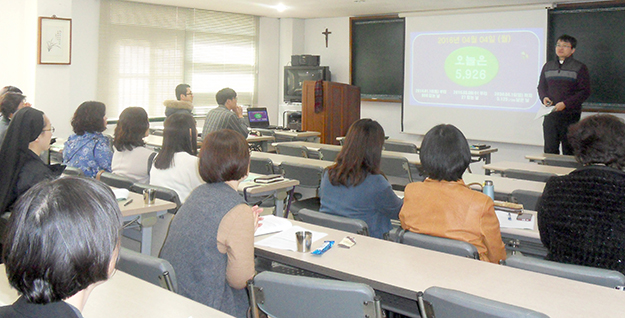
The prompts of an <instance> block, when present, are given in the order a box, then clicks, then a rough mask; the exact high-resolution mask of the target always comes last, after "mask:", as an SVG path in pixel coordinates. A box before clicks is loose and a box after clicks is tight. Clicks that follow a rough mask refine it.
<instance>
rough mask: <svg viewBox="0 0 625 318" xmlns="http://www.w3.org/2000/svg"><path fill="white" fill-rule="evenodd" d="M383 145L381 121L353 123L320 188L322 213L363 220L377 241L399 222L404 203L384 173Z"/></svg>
mask: <svg viewBox="0 0 625 318" xmlns="http://www.w3.org/2000/svg"><path fill="white" fill-rule="evenodd" d="M383 145H384V129H383V128H382V126H380V124H378V122H376V121H374V120H371V119H368V118H367V119H360V120H358V121H357V122H355V123H353V124H352V126H351V127H350V128H349V131H347V136H346V137H345V143H344V145H343V148H342V149H341V152H340V153H339V155H338V156H337V158H336V163H335V164H334V165H332V166H330V167H329V168H328V169H327V170H326V171H325V172H324V174H323V179H322V180H321V187H320V188H319V197H320V199H321V208H320V210H321V212H325V213H329V214H335V215H340V216H345V217H348V218H354V219H360V220H363V221H365V222H366V223H367V225H368V226H369V234H370V235H371V236H372V237H377V238H383V237H384V235H386V234H387V233H388V232H389V231H390V230H391V219H397V217H398V214H399V210H400V209H401V206H402V203H403V202H402V199H400V198H399V197H398V196H397V195H396V194H395V193H394V192H393V189H392V188H391V184H390V183H389V182H388V180H386V177H385V176H384V175H383V174H382V171H381V170H380V161H381V160H382V146H383Z"/></svg>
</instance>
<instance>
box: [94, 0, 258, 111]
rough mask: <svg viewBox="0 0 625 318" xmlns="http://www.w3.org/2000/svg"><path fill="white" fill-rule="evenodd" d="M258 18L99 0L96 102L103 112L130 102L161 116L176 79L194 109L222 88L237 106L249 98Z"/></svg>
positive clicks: (253, 84)
mask: <svg viewBox="0 0 625 318" xmlns="http://www.w3.org/2000/svg"><path fill="white" fill-rule="evenodd" d="M257 30H258V19H257V18H256V17H254V16H249V15H242V14H234V13H225V12H216V11H208V10H200V9H190V8H181V7H172V6H160V5H152V4H144V3H136V2H126V1H114V0H103V1H102V2H101V10H100V49H99V54H100V56H99V71H98V75H99V76H98V79H99V80H98V90H97V94H98V99H99V100H101V101H102V102H104V103H105V104H106V105H107V116H108V117H109V118H117V117H119V114H120V113H121V112H122V110H123V109H124V108H126V107H129V106H139V107H143V108H145V109H146V111H147V112H148V114H149V115H150V117H154V116H163V115H164V113H165V107H164V106H163V101H164V100H167V99H175V93H174V89H175V87H176V85H178V84H180V83H187V84H189V85H191V89H192V90H193V95H194V101H193V104H194V106H195V107H196V108H198V107H200V108H201V107H205V106H216V105H217V102H216V101H215V94H216V93H217V91H219V90H220V89H222V88H224V87H231V88H233V89H234V90H235V91H237V95H238V96H237V97H238V102H239V104H242V105H251V104H253V103H254V98H255V90H256V73H257V72H256V60H257V49H256V48H257V39H258V35H257V32H258V31H257Z"/></svg>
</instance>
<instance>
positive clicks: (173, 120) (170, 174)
mask: <svg viewBox="0 0 625 318" xmlns="http://www.w3.org/2000/svg"><path fill="white" fill-rule="evenodd" d="M164 125H165V129H164V130H163V147H162V148H161V151H160V152H159V153H158V155H157V156H156V158H154V164H153V165H152V169H151V170H150V184H152V185H157V186H161V187H166V188H170V189H173V190H174V191H176V193H178V197H179V198H180V202H183V203H184V201H185V200H186V199H187V197H188V196H189V193H191V191H193V189H195V188H197V186H199V185H200V184H202V183H203V182H202V178H201V177H200V173H199V170H198V166H199V158H198V157H197V130H196V128H195V119H193V116H191V115H190V114H186V113H176V114H173V115H171V116H169V117H167V119H165V123H164Z"/></svg>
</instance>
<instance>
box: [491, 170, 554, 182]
mask: <svg viewBox="0 0 625 318" xmlns="http://www.w3.org/2000/svg"><path fill="white" fill-rule="evenodd" d="M503 174H504V176H506V177H508V178H514V179H523V180H530V181H538V182H547V179H549V178H551V177H555V176H557V175H556V174H555V173H548V172H538V171H527V170H517V169H507V170H506V171H504V173H503Z"/></svg>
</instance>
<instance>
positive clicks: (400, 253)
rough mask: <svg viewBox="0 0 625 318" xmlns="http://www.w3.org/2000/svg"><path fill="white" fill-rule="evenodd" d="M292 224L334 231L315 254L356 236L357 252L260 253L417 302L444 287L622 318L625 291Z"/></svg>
mask: <svg viewBox="0 0 625 318" xmlns="http://www.w3.org/2000/svg"><path fill="white" fill-rule="evenodd" d="M292 222H293V224H294V225H298V226H301V227H303V228H305V229H310V230H313V231H320V232H324V233H328V235H327V236H326V237H324V238H322V239H321V240H319V241H316V242H314V243H313V244H312V249H313V250H314V249H316V248H318V247H319V246H320V245H321V244H322V243H323V241H324V240H334V241H335V242H337V243H338V242H339V241H341V240H342V239H343V238H344V237H345V236H347V235H349V236H353V237H355V238H356V241H357V244H356V245H355V246H353V247H352V248H351V249H345V248H341V247H338V246H336V245H335V246H334V247H333V248H332V249H330V250H329V251H328V252H326V253H325V254H324V255H322V256H315V255H312V254H310V253H298V252H293V251H285V250H278V249H274V248H269V247H261V246H258V245H257V246H255V254H256V255H257V256H260V257H263V258H266V259H270V260H274V261H277V262H280V263H283V264H286V265H290V266H294V267H298V268H302V269H305V270H309V271H313V272H317V273H321V274H323V275H326V276H330V277H333V278H336V279H340V280H348V281H356V282H361V283H365V284H368V285H369V286H371V287H372V288H374V289H376V290H380V291H383V292H386V293H390V294H392V295H396V296H400V297H403V298H406V299H409V300H412V301H414V300H416V293H417V292H418V291H424V290H426V289H427V288H429V287H431V286H440V287H444V288H451V289H456V290H461V291H464V292H467V293H470V294H473V295H477V296H480V297H485V298H488V299H492V300H496V301H500V302H504V303H508V304H512V305H516V306H521V307H525V308H529V309H532V310H536V311H539V312H542V313H545V314H547V315H549V316H550V317H551V318H559V317H599V316H601V317H620V316H621V315H622V314H623V308H624V307H623V303H625V293H623V292H622V291H618V290H616V289H610V288H606V287H602V286H597V285H591V284H587V283H581V282H577V281H573V280H569V279H564V278H559V277H555V276H548V275H543V274H539V273H534V272H530V271H525V270H520V269H515V268H510V267H506V266H502V265H497V264H492V263H486V262H481V261H477V260H474V259H469V258H463V257H458V256H454V255H450V254H445V253H440V252H435V251H430V250H426V249H421V248H417V247H413V246H408V245H403V244H398V243H394V242H390V241H385V240H380V239H375V238H371V237H365V236H361V235H356V234H351V233H347V232H343V231H338V230H334V229H329V228H325V227H320V226H315V225H312V224H307V223H302V222H298V221H292ZM269 235H272V234H268V235H267V236H269ZM267 236H261V237H256V238H255V240H256V241H259V240H261V239H264V238H265V237H267Z"/></svg>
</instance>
